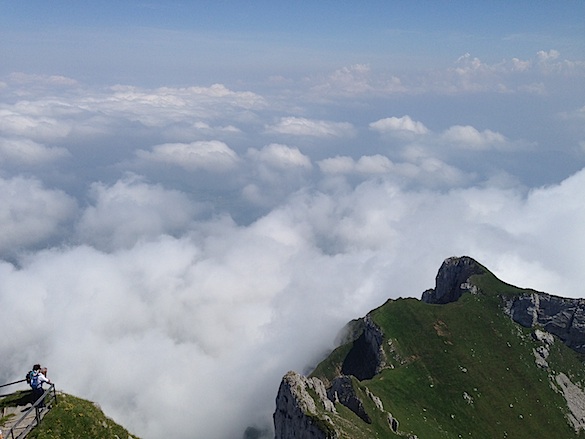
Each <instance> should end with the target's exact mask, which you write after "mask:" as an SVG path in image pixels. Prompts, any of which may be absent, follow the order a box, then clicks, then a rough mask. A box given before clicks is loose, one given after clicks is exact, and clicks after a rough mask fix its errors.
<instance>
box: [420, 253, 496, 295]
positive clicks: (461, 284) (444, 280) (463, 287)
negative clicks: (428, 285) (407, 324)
mask: <svg viewBox="0 0 585 439" xmlns="http://www.w3.org/2000/svg"><path fill="white" fill-rule="evenodd" d="M484 272H485V268H484V267H482V266H481V265H480V264H479V263H478V262H477V261H475V260H474V259H472V258H470V257H469V256H462V257H450V258H447V259H445V260H444V261H443V264H442V265H441V268H439V272H438V273H437V277H436V278H435V288H433V289H430V290H427V291H425V292H424V293H423V294H422V301H423V302H426V303H437V304H444V303H450V302H455V301H457V300H458V299H459V298H460V297H461V295H462V294H463V293H464V292H466V291H470V289H471V288H472V287H471V285H470V283H469V278H470V277H471V276H473V275H474V274H481V273H484Z"/></svg>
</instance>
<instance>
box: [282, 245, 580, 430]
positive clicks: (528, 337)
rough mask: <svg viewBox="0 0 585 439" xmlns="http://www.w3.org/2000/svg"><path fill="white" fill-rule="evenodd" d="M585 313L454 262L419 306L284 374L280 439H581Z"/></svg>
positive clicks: (407, 302) (407, 306)
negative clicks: (308, 368) (309, 368)
mask: <svg viewBox="0 0 585 439" xmlns="http://www.w3.org/2000/svg"><path fill="white" fill-rule="evenodd" d="M584 306H585V301H584V300H583V299H567V298H562V297H559V296H554V295H550V294H548V293H543V292H538V291H536V290H532V289H525V288H518V287H515V286H513V285H510V284H507V283H505V282H502V281H501V280H499V279H498V278H497V277H496V276H495V275H493V274H492V273H491V272H490V271H489V270H488V269H487V268H486V267H484V266H483V265H481V264H480V263H478V262H477V261H475V260H474V259H472V258H470V257H467V256H463V257H452V258H447V259H446V260H445V261H444V262H443V264H442V265H441V268H440V269H439V271H438V273H437V277H436V282H435V288H433V289H429V290H426V291H425V292H423V294H422V299H421V300H417V299H397V300H393V299H390V300H388V301H387V302H386V303H385V304H383V305H382V306H380V307H378V308H376V309H374V310H372V311H371V312H370V313H368V314H367V315H366V316H365V317H364V318H362V319H358V320H356V321H352V322H350V324H349V326H348V327H347V328H346V332H347V334H352V333H353V334H352V335H347V336H346V339H345V340H344V343H342V344H341V345H340V346H339V347H338V348H337V349H335V350H334V351H333V352H332V353H331V354H330V356H329V357H328V358H327V359H325V360H324V361H323V362H321V363H320V364H319V365H318V366H317V368H316V369H315V370H314V371H313V373H312V374H311V375H310V376H309V377H303V376H302V375H300V374H297V373H296V372H292V371H291V372H289V373H288V374H287V375H285V378H284V379H283V381H282V382H281V385H280V388H279V391H278V395H277V398H276V410H275V412H274V416H273V418H274V427H275V438H276V439H289V438H299V437H315V438H353V439H357V438H360V437H364V438H365V437H369V438H370V437H409V438H417V437H446V438H450V437H486V438H493V437H515V438H516V437H517V438H523V437H526V438H528V437H530V438H538V437H566V438H571V437H583V435H585V392H583V390H582V389H583V388H584V384H585V375H584V374H583V370H582V369H583V367H582V366H583V358H584V357H583V355H582V354H583V350H584V345H585V318H584V316H585V312H584ZM559 341H560V343H559ZM323 388H324V389H325V392H323V391H322V389H323ZM316 389H319V390H318V391H317V390H316ZM309 399H311V400H312V403H311V402H310V401H309ZM545 406H546V407H545ZM510 414H514V416H512V417H510ZM547 435H548V436H547Z"/></svg>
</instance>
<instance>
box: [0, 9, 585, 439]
mask: <svg viewBox="0 0 585 439" xmlns="http://www.w3.org/2000/svg"><path fill="white" fill-rule="evenodd" d="M584 16H585V3H584V2H582V1H563V2H544V1H542V2H540V1H530V2H520V1H516V2H467V1H466V2H463V1H433V2H430V1H429V2H421V1H418V2H393V1H372V2H367V3H358V2H347V1H336V2H333V1H319V2H301V1H297V2H287V3H283V2H268V1H254V2H229V1H209V2H186V1H184V2H169V1H165V2H162V1H160V2H158V1H150V2H148V1H144V2H138V1H136V2H133V1H126V2H123V1H117V2H114V1H98V2H80V1H69V2H64V1H52V2H40V1H19V2H13V1H3V0H0V230H1V231H2V233H0V309H2V310H3V316H4V317H5V318H3V319H1V320H0V333H1V334H3V337H2V343H0V358H2V359H3V368H2V370H0V378H1V379H0V381H2V380H3V381H4V382H10V381H14V380H16V379H19V377H21V376H22V373H23V371H25V370H28V369H29V368H30V365H31V364H34V363H37V362H40V363H42V364H46V365H48V367H49V371H50V372H49V375H50V377H51V378H52V379H54V380H55V382H56V383H57V384H58V386H59V387H60V388H61V389H63V390H64V391H67V392H71V393H74V394H76V395H79V396H82V397H86V398H88V399H91V400H92V401H96V402H98V403H99V404H100V406H102V407H103V408H104V409H105V411H106V412H107V413H108V414H109V415H110V416H113V417H114V419H116V420H117V421H119V422H122V423H123V424H124V425H126V426H128V427H129V428H130V429H131V430H132V431H133V432H135V433H136V434H138V435H139V436H140V437H143V438H145V439H149V438H154V437H161V436H163V435H166V436H170V437H173V438H178V439H182V438H193V437H201V438H210V437H213V438H220V439H221V438H230V439H231V438H237V437H242V434H243V432H244V430H245V428H246V427H248V426H251V425H252V426H256V427H258V428H260V429H262V430H264V431H266V432H267V433H266V437H272V435H271V415H272V411H273V410H274V398H275V396H276V392H277V389H278V385H279V382H280V379H281V378H282V376H283V375H284V374H285V373H286V372H287V371H288V370H290V369H294V370H297V371H304V370H305V369H306V368H307V367H309V366H310V365H311V364H315V361H317V359H318V358H319V357H320V356H321V355H322V354H323V352H326V351H327V350H328V349H331V348H332V347H333V344H334V340H335V336H336V334H337V332H338V330H339V329H340V328H341V327H342V326H343V325H344V324H345V323H346V322H347V321H349V320H351V319H354V318H357V317H360V316H363V315H365V314H366V313H367V312H368V311H370V310H371V309H372V308H375V307H377V306H379V305H380V304H381V303H383V302H385V301H386V300H387V299H388V298H397V297H420V294H421V293H422V291H424V290H425V289H427V288H430V287H432V286H433V282H434V277H435V274H436V271H437V269H438V268H439V266H440V264H441V262H442V261H443V259H445V258H447V257H450V256H454V255H457V256H458V255H469V256H472V257H475V258H476V259H478V260H479V262H481V263H482V264H484V265H485V266H487V267H489V268H490V269H492V270H493V271H494V272H495V273H496V275H498V276H499V277H501V278H502V279H503V280H505V281H507V282H509V283H513V284H517V285H520V286H523V287H532V288H535V289H538V290H543V291H547V292H550V293H554V294H559V295H564V296H571V297H583V295H584V294H585V293H584V292H583V285H585V271H583V266H584V264H585V256H584V254H583V248H584V247H585V241H584V240H585V229H584V227H585V203H584V202H583V190H584V189H585V24H584V21H583V17H584ZM23 303H25V304H26V303H34V304H35V306H26V307H23ZM11 316H13V317H11ZM31 325H32V327H31ZM39 333H42V334H43V339H42V340H39V337H38V335H37V334H39ZM23 346H29V349H25V350H23V349H22V347H23ZM185 370H194V371H196V372H195V373H193V374H192V375H189V376H186V377H185V376H184V371H185ZM136 375H139V376H147V377H149V378H150V379H149V385H148V386H146V387H143V386H138V387H137V386H135V385H134V382H135V380H134V378H135V376H136ZM181 376H183V379H177V377H181ZM201 377H205V379H201ZM242 383H244V384H242ZM187 406H189V407H192V408H193V411H192V413H189V414H190V416H184V410H185V407H187ZM218 414H220V415H218ZM226 419H227V420H229V422H226ZM194 432H196V433H194Z"/></svg>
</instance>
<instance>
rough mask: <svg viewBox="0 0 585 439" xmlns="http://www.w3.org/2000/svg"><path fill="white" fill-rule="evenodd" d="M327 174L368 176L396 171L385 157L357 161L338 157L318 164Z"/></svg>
mask: <svg viewBox="0 0 585 439" xmlns="http://www.w3.org/2000/svg"><path fill="white" fill-rule="evenodd" d="M318 164H319V168H320V169H321V171H322V172H324V173H325V174H349V173H358V174H366V175H368V174H369V175H374V174H387V173H389V172H391V171H392V170H394V164H393V163H392V161H391V160H390V159H389V158H388V157H386V156H383V155H380V154H376V155H373V156H361V157H360V158H359V159H358V160H357V161H355V160H354V159H352V158H351V157H342V156H337V157H333V158H328V159H324V160H321V161H319V162H318Z"/></svg>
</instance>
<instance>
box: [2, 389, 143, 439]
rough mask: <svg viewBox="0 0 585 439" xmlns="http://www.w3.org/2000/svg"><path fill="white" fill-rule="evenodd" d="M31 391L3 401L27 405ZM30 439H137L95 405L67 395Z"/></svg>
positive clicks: (29, 436)
mask: <svg viewBox="0 0 585 439" xmlns="http://www.w3.org/2000/svg"><path fill="white" fill-rule="evenodd" d="M29 394H30V391H21V392H16V393H14V394H13V395H12V396H10V397H7V398H4V399H2V400H0V407H1V406H4V405H24V404H26V403H27V402H29V399H30V398H29ZM27 438H28V439H79V438H84V439H127V438H136V439H137V436H133V435H131V434H130V433H128V431H127V430H126V429H124V428H123V427H121V426H120V425H118V424H116V423H115V422H114V421H112V420H111V419H110V418H108V417H106V415H105V414H104V413H103V412H102V410H101V409H100V408H99V407H98V406H97V405H95V404H94V403H92V402H90V401H87V400H84V399H81V398H77V397H75V396H71V395H67V394H58V395H57V404H55V405H54V406H53V408H52V409H51V410H50V411H49V412H48V413H47V415H46V416H45V417H44V418H43V421H42V422H41V424H40V425H39V426H38V427H36V428H34V429H33V431H32V432H31V433H30V434H29V435H28V436H27Z"/></svg>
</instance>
